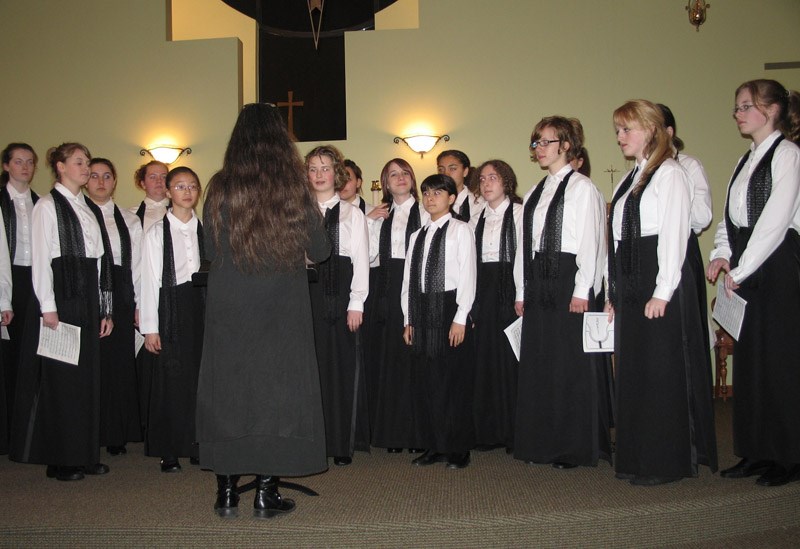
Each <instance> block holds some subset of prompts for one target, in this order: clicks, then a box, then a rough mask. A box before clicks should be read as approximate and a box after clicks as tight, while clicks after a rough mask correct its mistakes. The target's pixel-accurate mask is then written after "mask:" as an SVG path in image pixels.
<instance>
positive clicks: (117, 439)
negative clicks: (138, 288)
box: [100, 265, 142, 446]
mask: <svg viewBox="0 0 800 549" xmlns="http://www.w3.org/2000/svg"><path fill="white" fill-rule="evenodd" d="M135 309H136V304H135V303H134V297H133V280H132V275H131V270H130V269H126V268H124V267H122V266H120V265H114V314H113V319H114V329H113V330H112V332H111V334H110V335H108V336H107V337H104V338H102V339H101V340H100V445H101V446H123V445H125V444H126V443H127V442H131V441H138V440H142V429H141V425H140V423H139V387H138V384H137V381H136V358H135V356H134V354H133V353H134V335H133V330H134V328H133V320H134V312H135Z"/></svg>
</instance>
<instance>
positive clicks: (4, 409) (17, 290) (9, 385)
mask: <svg viewBox="0 0 800 549" xmlns="http://www.w3.org/2000/svg"><path fill="white" fill-rule="evenodd" d="M11 284H12V291H11V308H12V310H13V311H14V318H13V319H12V320H11V323H10V324H9V325H8V337H9V339H8V340H3V341H2V342H1V343H0V347H1V348H2V360H0V362H2V364H0V372H1V373H0V454H6V453H8V440H9V435H10V432H11V416H12V415H13V411H14V395H15V393H16V390H17V370H18V369H19V355H20V349H21V344H22V333H23V331H24V328H25V318H26V316H27V310H28V302H29V301H30V299H31V295H32V294H33V281H32V278H31V268H30V267H22V266H19V265H12V266H11Z"/></svg>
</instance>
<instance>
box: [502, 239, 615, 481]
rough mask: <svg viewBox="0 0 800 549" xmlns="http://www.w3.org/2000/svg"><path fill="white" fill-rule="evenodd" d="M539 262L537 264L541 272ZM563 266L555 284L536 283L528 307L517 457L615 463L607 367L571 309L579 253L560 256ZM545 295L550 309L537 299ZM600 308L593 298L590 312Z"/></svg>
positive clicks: (580, 463)
mask: <svg viewBox="0 0 800 549" xmlns="http://www.w3.org/2000/svg"><path fill="white" fill-rule="evenodd" d="M541 258H542V256H540V255H537V256H536V258H535V259H534V260H533V269H534V272H535V273H538V272H539V263H540V261H541ZM558 269H559V271H558V273H559V275H558V278H556V279H555V280H553V281H552V282H549V283H543V282H542V279H541V277H538V276H537V277H536V278H534V281H533V285H534V287H533V292H532V293H531V295H533V296H535V297H534V298H533V299H531V300H530V302H528V301H526V303H525V315H524V316H523V321H522V347H521V349H520V365H519V391H518V393H517V403H518V404H517V418H516V436H515V442H514V444H515V446H514V457H515V458H517V459H521V460H525V461H533V462H535V463H553V462H559V461H560V462H566V463H571V464H574V465H587V466H596V465H597V462H598V460H600V459H605V460H606V461H608V462H609V463H610V462H611V442H610V431H609V424H608V419H609V413H608V410H609V408H610V406H609V403H608V398H609V395H610V391H609V388H608V386H607V378H606V363H605V361H604V357H603V355H601V354H598V353H584V352H583V335H582V331H583V315H582V314H576V313H571V312H569V303H570V300H571V299H572V292H573V291H574V289H575V274H576V273H577V271H578V267H577V265H576V263H575V254H568V253H561V254H559V265H558ZM544 293H547V294H548V299H547V300H545V301H544V303H547V304H544V303H543V302H542V300H541V299H539V296H541V295H543V294H544ZM551 300H552V301H551ZM551 303H552V304H551ZM594 309H595V300H594V295H593V294H592V295H590V296H589V310H590V311H593V310H594Z"/></svg>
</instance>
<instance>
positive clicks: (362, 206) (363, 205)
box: [358, 196, 367, 215]
mask: <svg viewBox="0 0 800 549" xmlns="http://www.w3.org/2000/svg"><path fill="white" fill-rule="evenodd" d="M358 208H359V209H360V210H361V213H363V214H364V215H366V213H367V203H366V202H364V199H363V198H361V197H360V196H359V197H358Z"/></svg>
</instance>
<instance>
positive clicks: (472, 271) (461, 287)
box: [400, 213, 477, 325]
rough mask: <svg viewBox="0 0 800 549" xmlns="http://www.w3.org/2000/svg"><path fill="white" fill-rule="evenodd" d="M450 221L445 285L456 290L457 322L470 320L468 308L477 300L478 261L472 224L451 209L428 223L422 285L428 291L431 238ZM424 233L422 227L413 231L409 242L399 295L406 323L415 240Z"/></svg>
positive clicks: (454, 318)
mask: <svg viewBox="0 0 800 549" xmlns="http://www.w3.org/2000/svg"><path fill="white" fill-rule="evenodd" d="M448 221H450V225H448V226H447V234H446V235H445V238H446V239H447V240H446V243H445V267H444V289H445V291H450V290H455V291H456V303H457V304H458V310H457V311H456V314H455V317H453V322H454V323H456V324H463V325H466V324H467V318H468V317H469V312H470V311H471V310H472V302H473V301H475V279H476V277H477V265H476V263H475V237H474V236H473V234H472V230H470V228H469V226H468V225H467V224H466V223H464V222H463V221H459V220H458V219H454V218H453V217H452V216H451V215H450V214H449V213H448V214H445V215H443V216H442V217H440V218H439V219H437V220H436V221H433V220H431V221H429V222H428V223H427V224H426V225H425V226H426V227H428V232H427V234H426V235H425V247H424V251H423V254H422V265H423V268H422V269H421V271H422V273H423V279H422V280H421V281H420V288H421V289H422V291H423V292H425V278H424V272H425V268H424V265H426V264H427V262H428V252H429V251H430V248H431V241H432V240H433V235H434V233H435V232H436V229H439V228H440V227H442V226H443V225H444V224H445V223H447V222H448ZM420 234H422V229H419V230H417V231H414V234H412V235H411V239H410V240H409V242H408V253H407V254H406V264H405V268H404V270H403V288H402V291H401V295H400V305H401V307H402V309H403V316H404V318H405V324H406V325H408V295H409V288H410V280H409V277H410V276H411V256H412V255H413V254H414V243H415V242H416V241H417V237H418V236H419V235H420Z"/></svg>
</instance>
